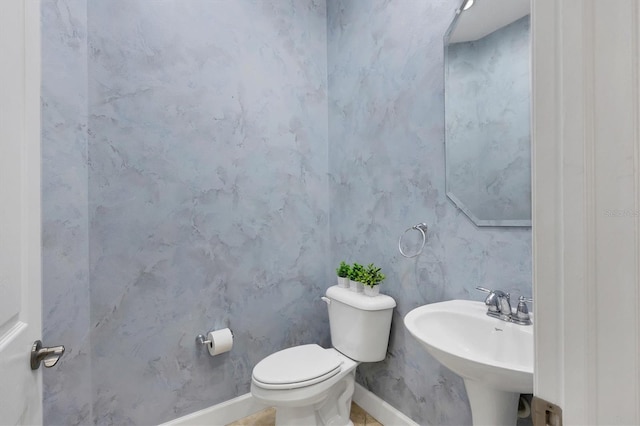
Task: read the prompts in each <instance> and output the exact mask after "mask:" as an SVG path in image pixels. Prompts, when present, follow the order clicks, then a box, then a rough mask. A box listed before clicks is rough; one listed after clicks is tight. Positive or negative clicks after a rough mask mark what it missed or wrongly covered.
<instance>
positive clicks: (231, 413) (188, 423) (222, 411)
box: [160, 393, 268, 426]
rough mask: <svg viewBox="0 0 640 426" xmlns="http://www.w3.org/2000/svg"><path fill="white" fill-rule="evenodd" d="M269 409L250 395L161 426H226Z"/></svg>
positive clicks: (247, 394)
mask: <svg viewBox="0 0 640 426" xmlns="http://www.w3.org/2000/svg"><path fill="white" fill-rule="evenodd" d="M265 408H268V407H267V406H266V405H264V404H261V403H259V402H258V401H256V400H255V399H254V398H253V396H252V395H251V394H250V393H246V394H244V395H241V396H239V397H237V398H233V399H230V400H228V401H225V402H221V403H220V404H216V405H212V406H211V407H209V408H205V409H204V410H200V411H196V412H194V413H191V414H187V415H186V416H182V417H180V418H177V419H175V420H171V421H170V422H167V423H163V424H161V425H160V426H202V425H210V426H224V425H226V424H229V423H232V422H235V421H236V420H240V419H242V418H244V417H247V416H250V415H252V414H255V413H257V412H258V411H261V410H264V409H265Z"/></svg>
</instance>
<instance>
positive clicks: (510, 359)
mask: <svg viewBox="0 0 640 426" xmlns="http://www.w3.org/2000/svg"><path fill="white" fill-rule="evenodd" d="M486 311H487V308H486V306H485V304H484V303H483V302H474V301H470V300H450V301H447V302H439V303H432V304H429V305H424V306H419V307H417V308H415V309H414V310H412V311H411V312H409V313H408V314H407V315H406V316H405V317H404V324H405V326H406V327H407V330H409V333H411V335H412V336H413V337H415V338H416V339H417V340H418V341H419V342H420V343H421V344H422V345H423V346H424V347H425V348H426V349H427V351H428V352H429V353H430V354H431V355H432V356H433V357H434V358H435V359H437V360H438V361H440V363H442V364H443V365H444V366H445V367H447V368H448V369H449V370H451V371H453V372H454V373H456V374H458V375H459V376H461V377H462V378H463V379H464V384H465V387H466V388H467V395H468V397H469V404H470V405H471V415H472V418H473V424H474V425H493V426H496V425H497V426H513V425H515V424H516V421H517V410H518V397H519V395H520V394H521V393H533V325H517V324H513V323H508V322H505V321H501V320H499V319H496V318H491V317H489V316H487V315H486Z"/></svg>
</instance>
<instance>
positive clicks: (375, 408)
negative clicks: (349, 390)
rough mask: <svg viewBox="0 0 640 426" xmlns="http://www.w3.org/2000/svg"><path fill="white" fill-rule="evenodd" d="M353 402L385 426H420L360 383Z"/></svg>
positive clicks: (357, 385)
mask: <svg viewBox="0 0 640 426" xmlns="http://www.w3.org/2000/svg"><path fill="white" fill-rule="evenodd" d="M353 402H355V403H356V404H358V405H359V406H360V407H362V408H363V409H364V411H366V412H367V413H369V414H371V415H372V416H373V417H375V418H376V420H378V421H379V422H380V423H382V424H383V425H385V426H419V425H418V423H416V422H414V421H413V420H411V419H410V418H409V417H408V416H406V415H405V414H403V413H402V412H400V411H399V410H397V409H396V408H394V407H392V406H391V404H389V403H387V402H385V401H384V400H383V399H382V398H380V397H378V396H376V395H375V394H374V393H373V392H370V391H368V390H367V389H365V388H364V387H363V386H362V385H360V384H358V383H356V390H355V392H354V393H353Z"/></svg>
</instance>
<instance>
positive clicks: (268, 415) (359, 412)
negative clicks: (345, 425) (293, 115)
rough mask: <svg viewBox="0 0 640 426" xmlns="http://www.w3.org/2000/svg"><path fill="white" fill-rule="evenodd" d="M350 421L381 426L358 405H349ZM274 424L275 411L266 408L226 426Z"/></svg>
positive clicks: (270, 425) (268, 425) (370, 425)
mask: <svg viewBox="0 0 640 426" xmlns="http://www.w3.org/2000/svg"><path fill="white" fill-rule="evenodd" d="M350 417H351V421H352V422H353V426H383V425H382V423H380V422H379V421H377V420H376V419H374V418H373V417H372V416H371V414H369V413H367V412H366V411H364V410H363V409H362V408H361V407H360V406H359V405H358V404H356V403H351V416H350ZM275 424H276V410H275V409H274V408H267V409H266V410H262V411H260V412H258V413H256V414H254V415H251V416H249V417H245V418H244V419H240V420H238V421H236V422H233V423H230V424H229V425H227V426H273V425H275Z"/></svg>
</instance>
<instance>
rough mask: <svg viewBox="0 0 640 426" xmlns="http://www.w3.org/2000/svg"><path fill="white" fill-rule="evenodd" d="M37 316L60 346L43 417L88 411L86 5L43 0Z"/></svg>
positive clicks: (49, 341)
mask: <svg viewBox="0 0 640 426" xmlns="http://www.w3.org/2000/svg"><path fill="white" fill-rule="evenodd" d="M41 13H42V92H41V93H42V110H41V111H42V261H43V262H42V278H43V281H42V305H43V312H42V319H43V332H42V334H43V341H44V343H45V344H46V345H60V344H64V345H65V348H66V352H65V354H64V356H63V357H62V358H61V360H60V362H58V364H57V365H56V367H55V369H51V370H49V369H44V370H43V372H42V374H43V379H44V380H43V384H44V419H45V422H47V423H48V424H52V425H78V424H88V423H91V421H92V416H91V406H92V398H91V371H92V370H91V357H90V351H91V342H90V337H89V331H90V321H89V315H90V301H89V297H90V295H89V212H88V210H87V205H88V204H87V203H88V172H89V170H88V163H87V140H88V133H87V121H88V117H87V101H88V94H87V75H88V74H87V5H86V1H85V0H65V1H62V0H59V1H55V0H46V1H43V2H42V12H41Z"/></svg>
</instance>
